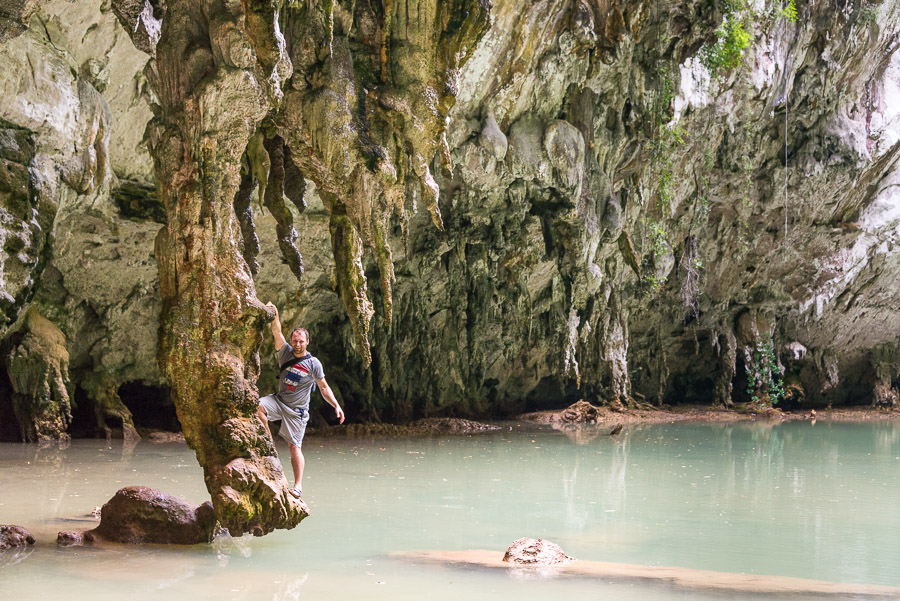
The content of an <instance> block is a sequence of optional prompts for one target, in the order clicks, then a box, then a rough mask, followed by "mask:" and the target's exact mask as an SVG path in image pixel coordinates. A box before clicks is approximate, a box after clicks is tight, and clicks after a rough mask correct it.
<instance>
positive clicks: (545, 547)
mask: <svg viewBox="0 0 900 601" xmlns="http://www.w3.org/2000/svg"><path fill="white" fill-rule="evenodd" d="M503 561H505V562H507V563H511V564H515V565H519V566H528V567H536V568H538V567H549V566H556V565H565V564H567V563H570V562H573V561H575V558H574V557H569V556H568V555H566V554H565V553H563V550H562V548H561V547H560V546H559V545H557V544H556V543H552V542H550V541H548V540H544V539H542V538H520V539H517V540H514V541H513V542H512V544H511V545H510V546H509V548H507V549H506V553H504V554H503Z"/></svg>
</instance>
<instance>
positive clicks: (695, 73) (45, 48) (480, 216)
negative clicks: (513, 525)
mask: <svg viewBox="0 0 900 601" xmlns="http://www.w3.org/2000/svg"><path fill="white" fill-rule="evenodd" d="M74 6H77V8H74ZM789 7H794V8H795V10H794V12H791V11H790V10H788V9H787V8H786V7H785V6H782V5H781V4H779V3H773V2H757V3H753V4H749V3H746V4H745V3H741V2H711V1H707V0H703V1H700V0H671V1H667V2H652V3H651V2H637V3H627V4H626V3H622V2H615V1H613V2H606V3H602V2H595V1H593V0H576V1H572V0H541V1H538V2H524V1H522V0H498V1H496V2H494V3H493V4H489V3H487V2H478V1H473V0H455V1H453V2H451V1H446V2H443V1H442V2H437V1H429V2H425V3H419V4H409V3H397V2H386V3H347V2H343V3H342V2H337V3H327V4H316V3H312V4H311V3H300V2H285V3H283V4H282V3H280V2H275V1H272V2H264V3H257V4H254V5H253V7H252V8H244V7H243V5H241V6H238V5H235V4H234V3H216V2H211V1H200V0H191V1H188V0H178V1H174V2H173V1H163V0H123V1H115V2H112V3H111V4H110V5H107V4H106V3H103V2H101V1H100V0H92V1H89V2H81V3H78V4H77V5H72V4H71V3H68V2H65V1H63V0H56V1H51V2H13V3H11V4H10V9H9V10H8V11H6V12H3V13H2V14H0V24H2V25H3V30H2V33H0V60H2V62H0V64H3V65H4V68H3V70H2V71H0V93H2V96H3V97H4V98H7V99H10V102H5V103H4V104H3V107H2V109H0V120H2V121H0V159H2V161H0V163H2V169H0V213H2V218H3V220H2V226H0V236H2V240H0V244H2V249H3V250H2V253H0V269H2V279H0V306H2V308H3V316H2V317H3V320H2V324H0V336H2V337H3V339H4V341H5V342H4V345H5V348H9V349H13V348H22V347H21V345H22V342H21V341H23V340H24V339H25V338H26V337H27V336H28V335H30V334H29V333H30V332H31V330H30V327H31V326H29V325H28V323H29V320H28V316H29V315H32V313H31V311H32V310H34V311H36V313H35V315H40V316H41V317H42V318H43V319H45V320H47V321H49V322H50V323H52V324H54V327H55V328H57V330H58V331H59V333H61V335H62V336H63V338H62V342H61V343H60V345H57V346H59V347H60V348H62V347H65V350H66V351H67V352H68V363H67V366H68V367H67V370H68V373H67V374H63V373H62V371H63V370H62V366H63V365H64V362H63V361H62V360H61V358H62V351H61V350H60V351H59V352H58V354H57V356H56V357H55V358H54V359H53V360H51V361H50V363H48V365H50V364H51V363H52V364H53V365H56V366H57V368H56V371H54V369H49V368H48V369H43V368H41V369H40V370H38V368H37V367H36V366H35V364H31V365H32V366H31V367H29V368H28V370H32V371H35V372H37V371H40V372H41V373H42V374H46V376H41V377H44V380H43V381H42V382H37V381H35V382H34V383H33V386H32V388H30V389H28V390H38V389H42V390H57V392H58V393H59V394H57V396H56V397H54V398H56V399H59V400H58V407H56V408H55V409H54V410H53V412H52V413H53V415H58V416H59V420H61V421H60V422H59V423H60V424H63V425H58V426H54V428H55V430H53V432H54V433H53V434H51V435H48V436H50V437H56V438H64V437H65V435H66V426H65V425H64V423H65V419H67V418H65V417H64V416H65V415H66V410H65V407H64V403H63V401H62V399H63V395H62V394H61V391H62V389H65V390H66V394H67V395H68V397H67V398H68V399H69V400H68V403H69V405H68V407H69V409H68V410H69V413H70V414H71V419H72V425H71V426H70V427H69V430H71V431H75V430H79V431H81V432H84V433H86V434H90V435H101V436H102V435H108V436H120V435H121V436H128V435H131V436H133V435H134V433H135V432H136V431H138V430H139V429H140V424H139V423H135V420H133V419H131V415H130V414H131V411H130V410H129V403H131V404H132V405H133V400H132V399H131V398H129V394H126V392H128V391H130V390H134V388H133V387H137V386H143V387H145V389H146V390H148V391H149V390H155V391H163V392H158V394H157V396H158V397H159V398H163V397H166V396H167V395H170V396H171V398H172V400H173V401H174V403H175V405H176V406H177V408H178V415H179V418H180V420H181V423H182V425H183V427H184V431H185V436H186V439H187V440H188V442H189V444H191V445H192V447H193V448H195V449H196V450H197V453H198V459H199V460H200V462H201V464H202V465H203V466H204V468H205V469H206V473H207V481H208V484H209V488H210V492H211V494H212V496H213V504H214V506H215V507H216V511H217V515H219V517H220V519H222V520H223V521H224V522H228V523H229V525H230V526H229V527H231V528H234V529H235V530H242V529H254V528H256V527H257V525H258V524H260V523H262V522H266V523H279V524H284V525H287V524H290V523H296V520H297V519H298V516H299V515H300V514H299V513H297V511H298V510H297V509H296V508H294V507H293V506H291V505H290V500H289V499H287V498H286V497H285V495H284V494H283V488H282V484H280V483H281V481H282V476H281V473H280V468H277V467H276V466H275V465H276V464H275V463H274V456H273V449H272V447H271V445H270V443H269V441H268V440H266V439H265V438H264V436H263V434H262V433H261V431H260V430H259V427H258V425H257V424H256V422H255V421H254V419H253V417H252V412H251V410H252V407H253V405H254V403H255V401H256V398H257V395H258V391H257V377H258V376H259V374H260V373H262V374H263V376H264V377H263V380H262V382H263V384H260V386H262V385H264V384H265V383H266V382H270V380H269V378H270V377H271V371H272V369H273V368H274V365H273V360H272V359H271V357H270V355H271V352H270V351H271V346H270V343H269V341H268V340H267V339H266V338H264V337H263V336H262V332H263V331H264V327H265V323H266V320H267V319H268V316H267V315H266V314H265V311H264V310H263V308H262V307H263V303H261V302H260V301H259V300H257V297H258V298H259V299H264V300H265V301H269V300H272V301H274V302H276V304H278V306H279V308H280V310H281V314H282V317H283V321H284V322H285V323H286V324H291V325H303V326H304V327H307V328H308V329H309V330H310V331H311V333H312V336H311V350H312V352H313V353H315V354H316V355H317V356H319V357H320V359H322V361H323V364H324V365H325V369H326V373H327V374H328V377H329V382H331V383H332V386H333V388H335V390H336V392H337V393H338V394H339V395H340V396H341V397H343V398H342V399H341V400H342V401H343V404H344V406H345V408H346V409H347V410H348V415H349V416H350V418H351V419H357V420H374V421H378V420H383V421H399V422H407V421H412V420H414V419H416V418H420V417H440V416H456V417H485V416H496V415H506V414H510V413H513V412H518V411H521V410H524V409H540V408H544V407H562V406H565V405H567V404H569V403H571V402H573V401H575V400H577V399H585V400H588V401H590V402H594V403H595V404H597V403H623V404H629V403H631V402H632V401H633V399H638V400H640V401H646V402H650V403H656V404H659V403H677V402H690V403H705V404H724V405H730V404H732V403H735V402H751V403H756V404H759V405H772V404H776V403H783V404H784V405H785V406H786V405H788V404H792V405H794V406H796V405H802V406H824V405H829V404H843V403H851V404H860V403H865V404H877V405H880V406H894V405H896V404H897V402H898V398H900V339H898V334H897V332H898V328H897V316H896V312H895V310H894V307H896V306H898V304H900V302H898V301H900V299H898V290H900V288H898V287H897V285H896V283H897V281H898V277H900V260H898V254H897V251H896V237H897V230H898V226H900V208H898V207H900V197H898V196H897V192H896V190H897V186H896V185H895V183H896V182H895V180H896V179H897V178H898V177H900V171H898V168H897V166H896V163H897V158H898V153H900V144H898V140H900V134H898V132H900V120H898V115H900V112H898V109H897V107H896V103H895V102H891V101H890V99H891V98H892V97H893V95H895V94H896V91H897V88H898V85H900V54H898V52H897V48H896V45H895V44H894V42H893V40H894V39H895V37H896V34H897V33H898V31H900V14H898V12H897V11H898V9H897V8H896V7H895V6H894V5H892V4H890V3H881V4H877V3H871V2H868V1H863V0H848V1H847V2H844V3H841V4H839V5H834V4H828V3H823V2H819V1H813V2H806V3H803V4H802V6H795V5H794V4H789V5H788V8H789ZM129 38H130V39H129ZM145 129H146V135H143V132H144V131H145ZM151 157H152V160H151ZM161 225H164V228H163V230H162V232H161V233H160V234H159V236H158V237H156V233H157V231H158V230H159V229H160V226H161ZM154 238H156V241H155V243H154V242H153V240H154ZM157 265H158V271H157ZM34 319H36V318H34ZM32 321H33V320H32ZM160 326H161V327H160ZM45 329H46V328H45ZM157 333H159V336H158V334H157ZM56 338H57V339H58V336H57V337H56ZM260 342H262V343H263V346H262V349H263V351H264V356H265V357H266V361H265V362H264V363H263V364H262V365H260V363H259V360H258V356H257V354H256V353H257V349H258V348H259V345H260ZM157 356H158V357H159V362H157V361H156V357H157ZM6 368H7V371H9V370H10V368H11V365H10V364H9V362H7V365H6ZM57 372H59V373H58V374H57ZM57 376H58V377H57ZM14 378H15V376H14V375H13V374H10V375H9V377H8V378H7V379H6V380H4V381H0V434H2V435H3V436H7V437H9V436H11V435H12V436H15V437H22V436H26V437H27V436H28V432H32V431H33V432H35V433H36V432H37V428H36V426H35V423H34V419H37V417H36V416H37V413H36V412H34V411H31V412H30V413H28V412H26V413H22V412H21V411H17V412H14V411H13V409H12V401H11V399H12V398H13V392H14V386H13V382H12V381H13V379H14ZM57 382H61V383H62V384H58V383H57ZM21 385H22V382H17V383H16V384H15V386H16V387H18V388H16V389H15V390H16V391H15V394H16V395H21V394H26V395H28V394H32V393H31V392H24V393H23V392H22V391H24V390H25V388H23V387H22V386H21ZM30 385H31V384H30ZM54 386H55V388H54ZM166 391H167V392H166ZM51 396H52V395H51ZM5 397H8V398H9V399H10V400H6V401H4V400H3V399H4V398H5ZM15 398H17V399H20V398H25V397H21V396H16V397H15ZM29 398H36V397H33V396H32V397H29ZM16 402H18V401H16ZM20 415H21V416H25V417H21V418H19V417H16V416H20ZM29 416H30V417H29ZM16 420H22V421H25V422H27V423H25V424H21V423H18V422H17V423H16V424H15V426H14V427H10V425H9V422H10V421H16ZM10 433H13V434H10ZM33 436H34V438H37V437H38V435H37V434H34V435H33ZM238 482H240V484H238ZM251 499H252V500H251ZM263 499H264V500H263Z"/></svg>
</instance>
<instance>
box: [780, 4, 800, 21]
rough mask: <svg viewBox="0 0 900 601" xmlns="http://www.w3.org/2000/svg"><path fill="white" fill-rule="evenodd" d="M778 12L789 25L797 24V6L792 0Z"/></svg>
mask: <svg viewBox="0 0 900 601" xmlns="http://www.w3.org/2000/svg"><path fill="white" fill-rule="evenodd" d="M779 12H780V14H781V16H782V17H784V18H785V19H787V20H788V21H790V22H791V23H796V22H797V19H798V15H797V4H796V3H795V1H794V0H788V3H787V4H785V5H784V6H783V7H782V8H781V10H780V11H779Z"/></svg>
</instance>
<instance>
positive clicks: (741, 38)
mask: <svg viewBox="0 0 900 601" xmlns="http://www.w3.org/2000/svg"><path fill="white" fill-rule="evenodd" d="M790 2H791V4H793V2H794V0H790ZM722 11H723V13H724V16H723V17H722V24H721V25H719V28H718V29H716V43H715V44H712V45H711V46H706V47H704V48H703V50H702V51H701V53H700V60H701V62H702V63H703V66H704V67H706V68H707V69H709V72H710V74H711V75H712V76H713V77H718V76H719V75H721V74H722V73H723V72H725V71H729V70H731V69H734V68H735V67H737V66H738V65H740V64H741V59H742V58H743V57H744V51H745V50H747V48H749V47H750V44H752V43H753V34H752V33H750V32H749V31H747V29H746V27H747V26H748V23H747V21H748V19H747V15H748V14H750V13H751V11H750V9H749V8H748V7H747V6H746V4H744V2H742V1H741V0H726V1H725V2H724V4H723V6H722ZM794 13H795V14H796V7H795V9H794Z"/></svg>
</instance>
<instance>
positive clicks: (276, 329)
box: [266, 303, 287, 353]
mask: <svg viewBox="0 0 900 601" xmlns="http://www.w3.org/2000/svg"><path fill="white" fill-rule="evenodd" d="M266 307H268V308H270V309H272V310H273V311H275V319H273V320H272V337H273V338H275V352H276V353H277V352H278V351H280V350H281V348H282V347H283V346H284V345H285V344H287V341H286V340H285V339H284V334H282V333H281V319H279V318H278V307H276V306H275V304H274V303H266Z"/></svg>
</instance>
